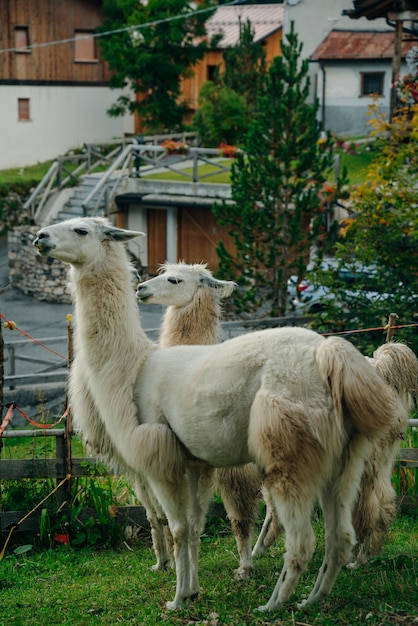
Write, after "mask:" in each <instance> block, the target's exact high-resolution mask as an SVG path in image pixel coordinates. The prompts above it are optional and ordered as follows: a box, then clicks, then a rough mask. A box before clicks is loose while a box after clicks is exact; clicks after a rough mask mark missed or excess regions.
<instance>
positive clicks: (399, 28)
mask: <svg viewBox="0 0 418 626" xmlns="http://www.w3.org/2000/svg"><path fill="white" fill-rule="evenodd" d="M397 18H398V19H397V20H396V30H395V48H394V52H393V58H392V88H391V90H390V112H389V121H392V120H393V116H394V115H395V112H396V107H397V104H398V93H397V89H396V82H397V81H398V80H399V77H400V73H401V56H402V33H403V25H402V19H401V18H400V17H399V16H397Z"/></svg>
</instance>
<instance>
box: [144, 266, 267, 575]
mask: <svg viewBox="0 0 418 626" xmlns="http://www.w3.org/2000/svg"><path fill="white" fill-rule="evenodd" d="M235 286H236V285H235V283H234V282H232V281H225V280H218V279H216V278H214V276H213V275H212V273H211V272H210V270H208V269H207V267H206V264H202V263H194V264H187V263H184V262H180V263H165V264H164V265H163V266H162V267H161V273H160V275H159V276H156V277H155V278H151V279H150V280H147V281H145V282H142V283H139V285H138V287H137V292H136V295H137V298H138V299H139V301H140V302H142V303H144V304H151V303H154V304H162V305H164V306H167V307H168V308H167V309H166V311H165V313H164V316H163V321H162V326H161V333H160V342H159V345H160V347H162V348H168V347H170V346H176V345H184V344H188V345H193V344H200V345H203V344H205V345H208V344H214V343H217V342H218V341H219V338H220V323H219V320H220V316H221V307H220V299H221V298H225V297H228V296H229V295H231V293H232V291H233V289H234V287H235ZM209 478H210V476H209V472H208V475H207V479H208V480H207V481H206V482H205V483H204V484H203V485H201V487H203V488H204V487H205V486H208V488H209V489H211V485H210V484H209V482H208V481H209ZM213 484H214V485H216V486H217V487H218V488H219V490H220V493H221V497H222V501H223V503H224V506H225V509H226V512H227V515H228V519H229V520H230V522H231V527H232V531H233V533H234V535H235V540H236V543H237V549H238V554H239V560H240V563H239V567H238V569H236V570H235V572H234V578H235V579H236V580H243V579H246V578H249V577H250V575H251V571H252V568H253V559H252V539H253V536H254V530H255V525H256V522H257V519H258V516H259V511H260V501H261V485H262V476H261V473H260V470H259V468H258V467H257V465H255V464H254V463H247V465H244V466H242V467H237V468H229V467H228V468H218V469H214V470H213ZM211 492H212V489H211ZM211 492H210V493H211ZM138 495H139V499H140V500H142V496H141V487H140V485H138ZM209 495H210V494H203V493H199V494H197V497H198V498H199V499H203V500H202V501H205V502H206V501H207V500H208V496H209ZM147 516H148V520H149V522H150V526H151V529H152V531H151V532H152V537H153V545H154V550H155V553H156V556H157V564H156V566H155V568H156V569H160V568H165V567H166V566H167V563H168V562H169V560H170V554H171V541H170V537H168V538H167V534H166V529H167V525H166V524H164V523H163V522H162V521H161V519H159V518H157V517H156V516H155V515H154V514H153V512H152V511H148V510H147ZM202 530H203V529H202Z"/></svg>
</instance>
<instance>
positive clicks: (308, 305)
mask: <svg viewBox="0 0 418 626" xmlns="http://www.w3.org/2000/svg"><path fill="white" fill-rule="evenodd" d="M319 267H320V269H321V270H325V271H326V270H330V271H336V270H338V280H339V281H340V282H342V283H343V284H344V285H346V287H347V289H346V298H347V299H350V298H356V299H358V298H360V297H361V298H363V299H365V300H366V301H368V302H376V301H378V300H386V299H387V298H388V297H389V296H388V294H387V293H383V292H382V291H381V288H380V286H379V284H378V281H377V280H376V269H375V268H373V267H371V266H364V265H362V264H360V263H355V264H354V265H351V266H350V267H339V262H338V260H337V259H335V258H331V257H330V258H324V259H323V260H322V261H321V263H320V266H319ZM313 269H314V265H313V264H312V263H311V264H309V265H308V267H307V277H306V278H305V279H303V280H301V281H299V280H298V277H297V276H291V277H290V278H289V281H288V285H287V287H288V294H289V303H290V304H291V307H292V309H293V310H294V311H295V312H296V314H299V315H309V314H310V313H319V312H320V311H321V310H322V309H323V306H324V300H334V299H335V294H334V293H333V292H332V291H331V289H330V288H329V287H327V286H325V285H321V284H320V283H318V282H317V281H315V282H314V281H313V280H312V279H310V278H309V273H310V272H312V271H313Z"/></svg>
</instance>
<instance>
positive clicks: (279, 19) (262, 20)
mask: <svg viewBox="0 0 418 626" xmlns="http://www.w3.org/2000/svg"><path fill="white" fill-rule="evenodd" d="M283 16H284V8H283V5H282V4H247V5H236V6H222V5H221V6H219V7H218V8H217V9H216V12H215V13H214V14H213V15H212V17H210V18H209V20H208V21H207V22H206V30H207V33H208V36H209V39H211V38H212V37H213V36H214V35H217V34H219V33H223V37H222V39H221V41H220V42H219V43H218V47H219V48H230V47H232V46H235V45H236V44H237V43H238V41H239V25H240V23H241V24H246V22H247V21H248V20H250V22H251V24H252V27H253V29H254V31H255V34H254V41H261V40H262V39H264V38H265V37H268V36H269V35H271V34H272V33H274V32H275V31H276V30H278V29H279V28H282V26H283Z"/></svg>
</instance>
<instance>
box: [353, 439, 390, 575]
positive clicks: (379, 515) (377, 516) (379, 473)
mask: <svg viewBox="0 0 418 626" xmlns="http://www.w3.org/2000/svg"><path fill="white" fill-rule="evenodd" d="M397 447H398V446H397V445H396V444H395V447H394V449H393V450H391V451H389V450H387V451H388V455H387V456H386V458H385V454H384V452H385V449H384V445H383V444H382V446H379V449H378V452H377V454H375V455H374V459H373V462H367V463H366V467H365V470H364V472H363V476H362V480H361V488H360V496H359V499H358V501H357V503H356V506H355V508H354V515H353V524H354V528H355V531H356V534H357V539H358V540H359V542H360V543H361V545H360V549H359V551H358V554H357V557H356V560H355V561H354V562H353V563H350V564H349V565H348V567H349V568H351V569H357V568H358V567H360V566H361V565H363V564H364V563H366V562H367V561H368V559H369V558H370V556H372V555H376V554H378V553H379V551H380V549H381V547H382V545H383V542H384V539H385V536H386V533H387V531H388V528H389V527H390V526H391V524H392V523H393V520H394V519H395V515H396V504H395V503H396V493H395V490H394V488H393V486H392V481H391V473H392V466H393V458H394V456H395V454H396V450H397Z"/></svg>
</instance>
